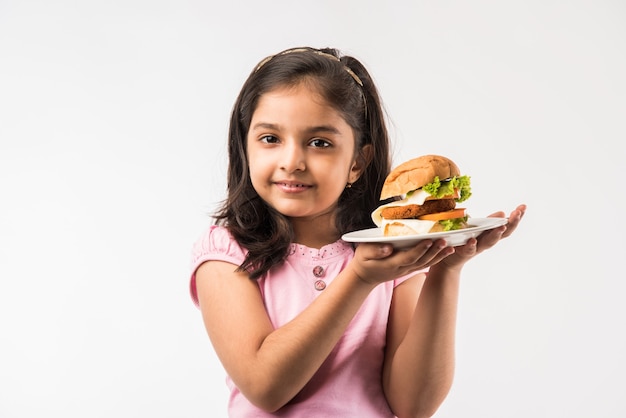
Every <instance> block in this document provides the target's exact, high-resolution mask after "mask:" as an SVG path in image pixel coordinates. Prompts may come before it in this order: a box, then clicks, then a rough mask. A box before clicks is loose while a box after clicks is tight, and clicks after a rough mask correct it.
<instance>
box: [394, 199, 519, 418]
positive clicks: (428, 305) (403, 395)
mask: <svg viewBox="0 0 626 418" xmlns="http://www.w3.org/2000/svg"><path fill="white" fill-rule="evenodd" d="M525 209H526V207H525V206H523V205H522V206H519V207H518V208H517V209H516V210H514V211H513V212H512V213H511V215H510V217H509V221H508V223H507V226H503V227H499V228H495V229H493V230H491V231H487V232H485V233H483V234H481V236H480V237H479V238H478V239H470V240H469V241H468V242H467V244H465V245H464V246H461V247H456V248H455V253H454V254H453V255H450V256H448V257H446V258H445V259H443V260H442V261H441V262H440V263H437V264H435V265H433V266H432V267H431V268H430V271H429V273H428V276H425V275H423V274H421V275H417V276H415V277H413V278H411V279H409V280H407V281H406V282H404V283H402V284H401V285H399V286H397V287H396V289H395V290H394V296H393V301H392V305H391V310H390V316H389V325H388V344H387V349H386V353H385V365H384V369H383V388H384V390H385V394H386V396H387V400H388V402H389V404H390V406H391V408H392V410H393V411H394V413H395V414H396V415H397V416H399V417H405V416H406V417H430V416H432V415H433V414H434V413H435V412H436V411H437V409H438V408H439V406H440V405H441V403H442V402H443V400H444V399H445V397H446V396H447V394H448V392H449V390H450V387H451V386H452V380H453V377H454V343H455V341H454V340H455V331H456V314H457V301H458V294H459V283H460V277H461V270H462V267H463V266H464V265H465V263H466V262H467V261H469V260H470V259H471V258H473V257H474V256H476V255H477V254H479V253H481V252H482V251H484V250H486V249H488V248H491V247H492V246H494V245H495V244H496V243H498V242H499V241H500V239H501V238H503V237H507V236H509V235H510V234H511V233H513V231H514V230H515V229H516V228H517V225H518V224H519V222H520V220H521V218H522V216H523V214H524V211H525ZM492 216H504V214H503V213H501V212H498V213H496V214H494V215H492Z"/></svg>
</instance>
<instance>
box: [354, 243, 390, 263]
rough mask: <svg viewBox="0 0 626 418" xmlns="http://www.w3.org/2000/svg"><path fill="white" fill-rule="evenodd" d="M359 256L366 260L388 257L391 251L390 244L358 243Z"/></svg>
mask: <svg viewBox="0 0 626 418" xmlns="http://www.w3.org/2000/svg"><path fill="white" fill-rule="evenodd" d="M359 250H360V251H361V256H362V257H363V258H365V259H366V260H380V259H382V258H385V257H389V256H390V255H391V254H392V253H393V246H392V245H391V244H366V243H363V244H360V245H359Z"/></svg>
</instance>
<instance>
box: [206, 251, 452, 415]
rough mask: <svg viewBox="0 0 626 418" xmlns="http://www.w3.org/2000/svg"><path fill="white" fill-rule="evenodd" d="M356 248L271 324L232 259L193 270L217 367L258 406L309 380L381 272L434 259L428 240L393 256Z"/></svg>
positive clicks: (273, 403) (273, 405)
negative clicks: (287, 315)
mask: <svg viewBox="0 0 626 418" xmlns="http://www.w3.org/2000/svg"><path fill="white" fill-rule="evenodd" d="M390 254H391V250H390V247H389V246H387V245H382V246H381V245H374V244H371V245H363V246H359V247H358V248H357V251H356V254H355V257H354V259H353V260H352V261H351V262H350V263H349V264H348V266H347V267H346V268H345V269H344V270H343V271H342V273H341V274H340V275H339V276H337V277H336V278H335V279H334V280H333V281H332V283H331V284H330V285H329V286H328V287H327V288H326V289H325V290H324V292H322V293H321V294H320V295H319V296H318V297H317V298H316V299H315V301H314V302H313V303H312V304H311V305H309V306H308V307H306V308H305V309H304V310H303V311H302V312H301V313H300V314H299V315H298V316H296V317H295V318H294V319H293V320H292V321H290V322H289V323H287V324H285V325H284V326H282V327H280V328H278V329H274V328H273V326H272V324H271V322H270V320H269V318H268V316H267V313H266V311H265V307H264V305H263V300H262V298H261V294H260V292H259V289H258V285H257V284H256V282H254V281H252V280H250V279H249V278H248V276H247V275H246V274H245V273H238V272H235V268H236V267H235V266H234V265H233V264H229V263H225V262H221V261H209V262H205V263H204V264H202V265H201V266H200V267H199V269H198V270H197V272H196V286H197V293H198V299H199V302H200V309H201V311H202V315H203V319H204V323H205V327H206V329H207V333H208V335H209V337H210V339H211V342H212V344H213V347H214V349H215V351H216V353H217V355H218V357H219V358H220V361H221V362H222V364H223V366H224V368H225V369H226V371H227V373H228V374H229V376H230V377H231V379H232V380H233V381H234V382H235V384H236V385H237V387H238V388H239V389H240V390H241V392H242V393H243V394H244V395H245V396H246V398H248V400H250V402H252V403H253V404H255V405H257V406H258V407H260V408H262V409H264V410H267V411H275V410H277V409H279V408H280V407H282V406H283V405H285V404H286V403H287V402H288V401H289V400H290V399H291V398H293V397H294V396H295V395H296V394H297V393H298V392H299V391H300V390H301V389H302V387H303V386H304V385H305V384H306V383H307V382H308V381H309V380H310V378H311V377H312V376H313V374H314V373H315V372H316V371H317V370H318V368H319V367H320V366H321V364H322V363H323V361H324V360H325V359H326V358H327V357H328V355H329V353H330V352H331V350H332V349H333V347H334V346H335V344H336V343H337V341H338V340H339V338H340V337H341V335H342V334H343V332H344V331H345V329H346V328H347V326H348V324H349V322H350V321H351V320H352V318H353V317H354V315H355V313H356V312H357V311H358V309H359V308H360V306H361V304H362V303H363V301H364V300H365V298H366V297H367V295H368V294H369V292H370V291H371V290H372V289H373V288H374V287H375V286H376V285H377V284H378V282H380V281H382V279H381V277H387V278H391V277H397V276H401V275H404V274H407V273H409V272H410V271H414V270H417V269H421V268H424V267H427V266H429V265H431V264H432V263H435V262H438V261H440V260H441V259H442V258H443V255H442V254H441V255H440V249H435V248H431V247H429V246H428V243H424V244H422V245H418V246H416V247H415V248H413V249H411V250H409V251H404V252H401V253H398V254H392V255H390Z"/></svg>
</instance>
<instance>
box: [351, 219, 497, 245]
mask: <svg viewBox="0 0 626 418" xmlns="http://www.w3.org/2000/svg"><path fill="white" fill-rule="evenodd" d="M507 221H508V220H507V218H469V219H468V221H467V223H468V224H469V225H470V227H469V228H465V229H457V230H456V231H446V232H432V233H430V234H420V235H403V236H397V237H386V236H384V235H383V228H369V229H362V230H360V231H354V232H349V233H347V234H344V235H343V236H342V237H341V239H343V240H344V241H348V242H384V243H390V244H393V246H394V248H398V249H400V248H408V247H412V246H414V245H416V244H417V243H418V242H420V241H422V240H425V239H432V240H435V239H439V238H443V239H445V240H446V242H447V244H448V245H449V246H451V247H457V246H459V245H463V244H465V243H466V242H467V240H468V239H470V238H476V237H477V236H478V235H480V233H481V232H483V231H486V230H487V229H493V228H497V227H499V226H500V225H504V224H506V223H507Z"/></svg>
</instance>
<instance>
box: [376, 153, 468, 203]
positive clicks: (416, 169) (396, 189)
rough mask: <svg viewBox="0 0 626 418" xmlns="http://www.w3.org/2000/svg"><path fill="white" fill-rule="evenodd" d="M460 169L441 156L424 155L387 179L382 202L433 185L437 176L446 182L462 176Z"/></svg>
mask: <svg viewBox="0 0 626 418" xmlns="http://www.w3.org/2000/svg"><path fill="white" fill-rule="evenodd" d="M460 175H461V171H460V170H459V167H458V166H457V165H456V164H455V163H454V161H452V160H451V159H449V158H446V157H443V156H441V155H423V156H421V157H417V158H413V159H412V160H409V161H406V162H404V163H402V164H400V165H399V166H397V167H396V168H394V169H393V170H392V171H391V173H389V175H388V176H387V178H386V179H385V183H384V184H383V189H382V191H381V193H380V200H385V199H389V198H390V197H394V196H400V195H403V194H406V193H408V192H410V191H411V190H416V189H419V188H420V187H422V186H425V185H427V184H428V183H432V181H433V180H434V179H435V176H437V177H439V179H440V180H444V179H447V178H450V177H454V176H460Z"/></svg>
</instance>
